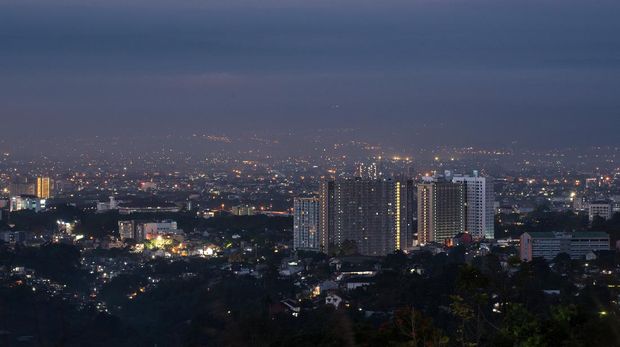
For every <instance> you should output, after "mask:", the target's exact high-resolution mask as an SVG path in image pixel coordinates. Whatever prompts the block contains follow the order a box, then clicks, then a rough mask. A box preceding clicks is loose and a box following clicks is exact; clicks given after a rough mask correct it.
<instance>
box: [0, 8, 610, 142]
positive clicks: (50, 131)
mask: <svg viewBox="0 0 620 347" xmlns="http://www.w3.org/2000/svg"><path fill="white" fill-rule="evenodd" d="M0 119H1V121H2V123H1V125H0V127H1V128H2V133H3V137H4V138H5V139H12V138H22V137H23V136H24V134H29V135H35V136H68V135H72V136H75V135H76V134H77V135H78V136H90V135H95V134H96V135H114V134H131V133H132V132H139V133H144V132H152V133H162V134H163V133H168V132H176V133H185V132H187V133H191V132H194V131H202V132H220V133H234V132H241V131H250V130H252V131H253V130H256V131H263V132H267V131H272V132H274V133H275V132H284V131H288V130H293V131H298V132H312V131H314V130H315V129H321V128H331V127H334V128H339V127H352V128H357V129H359V133H360V134H362V135H363V136H367V137H368V138H369V139H372V140H377V141H386V142H390V141H401V142H402V141H407V142H411V143H419V144H431V145H441V144H469V143H470V144H503V143H507V142H511V141H518V143H524V144H525V143H527V144H530V145H541V146H543V145H544V146H548V145H550V144H553V145H558V146H560V145H561V146H565V145H572V144H575V145H587V144H612V145H620V136H619V133H620V1H617V0H613V1H607V0H603V1H596V0H588V1H586V0H583V1H575V0H565V1H559V0H558V1H551V0H537V1H529V0H514V1H510V0H493V1H486V0H434V1H431V0H423V1H416V0H408V1H395V0H381V1H379V0H375V1H368V0H340V1H338V0H331V1H328V0H305V1H301V0H288V1H287V0H278V1H276V0H260V1H259V0H256V1H249V0H239V1H238V0H220V1H212V0H203V1H190V0H176V1H172V0H170V1H163V0H150V1H146V0H107V1H92V0H91V1H89V0H54V1H50V0H1V1H0Z"/></svg>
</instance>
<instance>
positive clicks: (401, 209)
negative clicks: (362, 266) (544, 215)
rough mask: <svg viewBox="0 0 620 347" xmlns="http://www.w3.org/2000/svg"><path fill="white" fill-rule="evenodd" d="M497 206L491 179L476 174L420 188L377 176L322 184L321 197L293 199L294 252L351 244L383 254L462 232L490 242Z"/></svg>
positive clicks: (361, 250) (445, 178)
mask: <svg viewBox="0 0 620 347" xmlns="http://www.w3.org/2000/svg"><path fill="white" fill-rule="evenodd" d="M493 206H494V193H493V181H492V179H491V178H488V177H482V176H480V175H479V174H478V172H474V174H473V175H471V176H463V175H452V174H451V173H450V172H446V173H445V175H441V176H440V175H435V176H433V177H426V178H425V179H424V181H423V182H421V183H418V184H416V183H415V182H414V181H413V180H409V179H402V180H400V179H397V178H375V177H364V178H362V177H356V178H345V179H334V180H324V181H322V182H321V185H320V190H319V194H318V196H315V197H303V198H296V199H295V201H294V208H293V214H294V227H293V236H294V237H293V239H294V241H293V242H294V248H295V249H303V250H316V251H321V252H326V253H328V252H330V250H335V249H339V248H341V247H343V246H344V245H345V244H346V243H347V242H349V243H353V244H354V245H355V247H356V248H357V252H359V253H360V254H362V255H369V256H383V255H386V254H390V253H393V252H394V251H396V250H403V251H407V250H410V249H412V248H413V247H415V246H421V245H425V244H428V243H435V242H437V243H445V242H449V241H450V240H451V239H452V238H453V237H454V236H456V235H459V234H463V233H468V234H471V235H472V237H474V238H475V239H483V238H489V239H492V238H493V236H494V234H493V230H494V207H493ZM416 219H417V221H418V226H417V230H414V225H415V220H416ZM416 236H417V237H416Z"/></svg>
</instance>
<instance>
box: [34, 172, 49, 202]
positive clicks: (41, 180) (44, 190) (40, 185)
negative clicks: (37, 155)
mask: <svg viewBox="0 0 620 347" xmlns="http://www.w3.org/2000/svg"><path fill="white" fill-rule="evenodd" d="M51 182H52V180H51V179H50V178H49V177H37V197H38V198H39V199H49V198H50V197H51Z"/></svg>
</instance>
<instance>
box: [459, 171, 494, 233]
mask: <svg viewBox="0 0 620 347" xmlns="http://www.w3.org/2000/svg"><path fill="white" fill-rule="evenodd" d="M452 182H455V183H462V184H463V185H464V186H465V232H467V233H469V234H471V235H472V236H473V237H474V238H476V239H482V238H487V239H493V238H494V236H495V210H494V208H493V205H494V203H495V193H494V190H493V179H492V178H491V177H482V176H480V175H479V174H478V171H474V173H473V175H472V176H454V177H453V178H452Z"/></svg>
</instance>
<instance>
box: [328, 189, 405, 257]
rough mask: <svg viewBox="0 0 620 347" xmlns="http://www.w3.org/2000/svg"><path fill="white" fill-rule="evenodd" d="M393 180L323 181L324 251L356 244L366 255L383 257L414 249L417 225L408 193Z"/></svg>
mask: <svg viewBox="0 0 620 347" xmlns="http://www.w3.org/2000/svg"><path fill="white" fill-rule="evenodd" d="M412 187H413V185H412V184H411V183H409V184H407V182H400V181H396V180H392V179H364V178H359V177H358V178H354V179H341V180H335V181H323V182H322V183H321V189H320V194H319V200H320V202H319V203H320V207H319V208H320V216H319V230H320V234H321V236H320V238H321V248H322V250H323V251H324V252H329V250H330V249H331V248H332V247H333V248H336V249H337V248H339V247H340V246H342V245H343V244H344V242H345V241H354V242H355V244H356V246H357V249H358V251H359V253H360V254H362V255H372V256H383V255H387V254H390V253H393V252H394V251H396V250H403V249H406V248H408V247H409V246H410V245H411V235H412V231H411V230H410V226H411V225H412V224H413V222H412V220H409V218H411V219H412V213H409V211H408V209H410V208H411V206H410V205H409V204H408V202H409V201H410V199H408V194H407V189H408V188H410V189H411V188H412Z"/></svg>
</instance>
